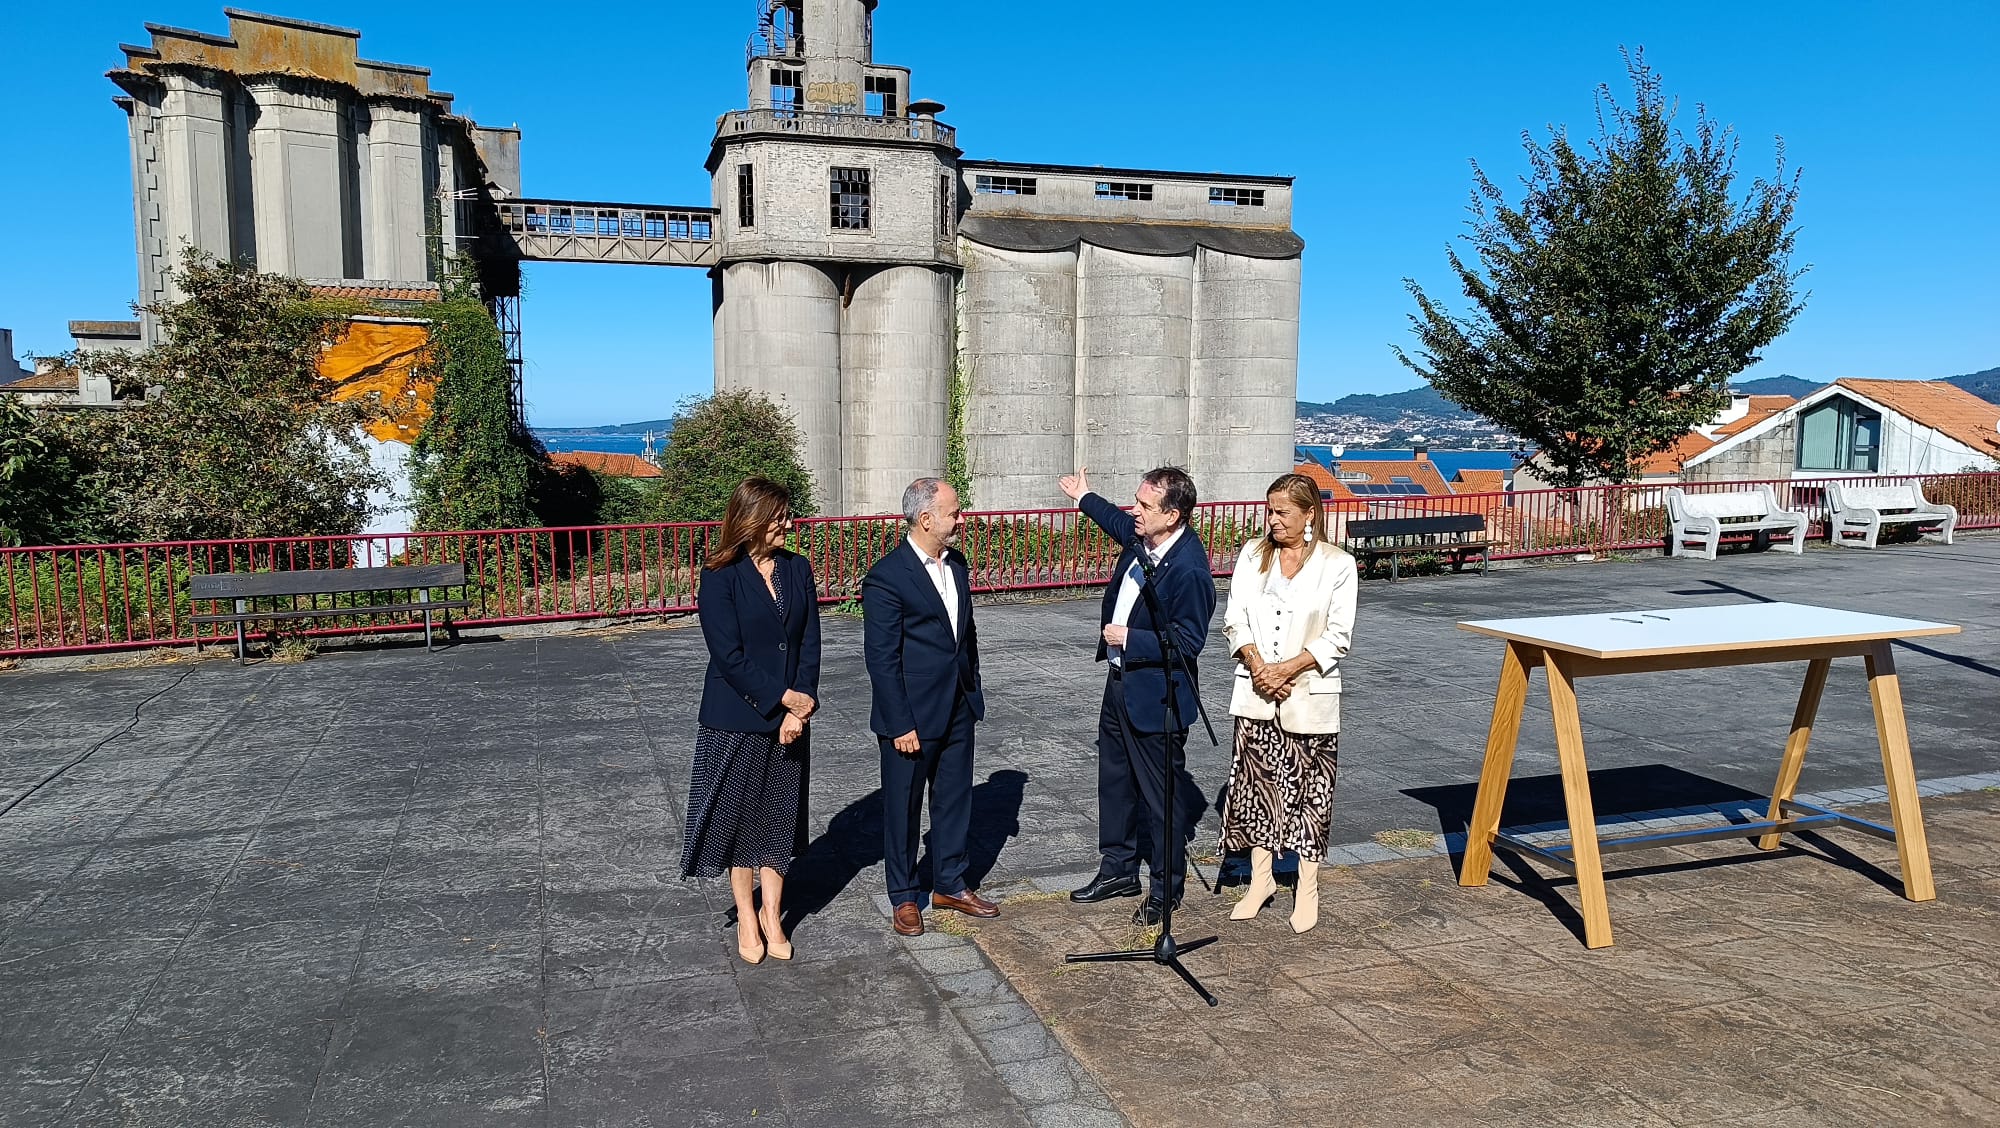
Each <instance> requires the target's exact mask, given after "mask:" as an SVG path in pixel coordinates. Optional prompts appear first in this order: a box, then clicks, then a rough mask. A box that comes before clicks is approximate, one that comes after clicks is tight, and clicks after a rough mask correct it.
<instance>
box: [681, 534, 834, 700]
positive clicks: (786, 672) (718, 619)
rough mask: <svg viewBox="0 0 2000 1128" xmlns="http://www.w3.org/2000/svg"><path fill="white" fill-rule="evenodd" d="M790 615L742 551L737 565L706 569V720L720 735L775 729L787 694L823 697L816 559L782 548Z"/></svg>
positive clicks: (698, 600)
mask: <svg viewBox="0 0 2000 1128" xmlns="http://www.w3.org/2000/svg"><path fill="white" fill-rule="evenodd" d="M777 570H778V582H779V583H781V584H783V585H784V589H785V614H784V617H783V618H780V617H779V616H778V605H777V604H776V603H774V602H772V601H771V592H770V590H769V589H767V588H766V587H765V586H764V577H762V576H760V575H758V574H757V565H756V564H754V563H752V562H751V560H750V555H749V553H744V554H743V555H742V556H740V557H738V558H737V559H736V562H735V563H733V564H725V565H723V566H722V567H720V568H710V569H703V571H702V573H701V586H700V587H699V588H697V589H696V590H695V604H696V606H698V607H699V608H700V609H701V636H702V638H703V639H705V640H707V642H708V676H707V677H706V678H705V679H704V680H703V682H702V686H701V723H702V724H704V725H706V726H707V727H709V728H712V729H719V730H721V731H723V732H777V731H778V726H779V725H780V724H781V723H782V722H783V721H784V719H785V718H784V713H785V700H784V698H785V691H786V690H788V689H796V690H798V691H799V692H800V693H803V694H805V695H806V696H808V697H811V698H813V699H814V700H818V698H819V589H818V587H817V585H815V584H814V583H813V573H812V564H811V563H809V562H808V561H807V560H806V558H805V557H803V556H800V555H798V554H797V553H794V552H788V551H786V550H784V549H779V550H778V553H777Z"/></svg>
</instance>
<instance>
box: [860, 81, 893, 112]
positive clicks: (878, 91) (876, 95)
mask: <svg viewBox="0 0 2000 1128" xmlns="http://www.w3.org/2000/svg"><path fill="white" fill-rule="evenodd" d="M861 83H862V86H863V87H864V93H863V100H864V103H865V104H864V105H863V106H862V107H861V108H862V111H863V112H865V113H866V114H867V115H868V116H869V117H899V116H901V114H902V106H901V104H900V103H899V102H897V100H896V94H897V88H896V87H897V84H896V79H895V77H894V76H893V75H872V74H871V75H868V76H867V77H865V78H863V79H862V80H861Z"/></svg>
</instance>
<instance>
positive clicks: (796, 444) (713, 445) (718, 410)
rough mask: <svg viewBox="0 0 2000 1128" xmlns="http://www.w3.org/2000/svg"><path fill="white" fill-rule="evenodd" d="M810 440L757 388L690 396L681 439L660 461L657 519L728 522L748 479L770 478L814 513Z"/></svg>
mask: <svg viewBox="0 0 2000 1128" xmlns="http://www.w3.org/2000/svg"><path fill="white" fill-rule="evenodd" d="M803 448H804V439H803V437H802V436H801V434H800V432H799V426H798V423H797V422H796V421H794V420H793V419H792V417H791V415H790V414H789V413H787V412H786V411H785V410H784V409H783V408H781V407H779V406H778V405H777V404H775V403H772V402H771V401H770V400H768V399H766V398H764V397H763V396H762V395H759V394H758V393H756V392H751V391H743V390H738V391H729V392H717V393H715V394H714V395H712V396H707V397H697V398H692V399H688V400H684V401H682V403H681V405H680V407H679V409H678V410H677V411H676V412H675V414H674V430H673V438H672V440H671V441H669V442H668V444H667V450H666V454H665V455H663V456H662V457H661V459H660V470H661V472H662V477H661V479H660V492H659V494H658V495H657V496H656V497H655V499H654V501H655V503H656V504H655V505H654V506H653V507H651V508H650V510H649V511H648V516H649V517H650V518H651V519H652V520H654V521H720V520H721V519H722V515H723V513H724V511H725V510H727V509H728V507H729V495H730V494H732V493H734V492H736V487H737V486H738V485H740V484H742V481H743V479H745V478H749V477H753V476H756V477H765V478H769V479H771V480H772V481H774V482H776V483H778V484H779V485H781V486H783V487H785V488H786V489H787V490H790V491H791V494H792V512H794V513H797V514H801V515H803V514H807V513H811V512H813V510H814V505H815V502H814V497H813V481H812V475H811V474H810V473H809V472H807V470H806V468H805V461H804V459H803V457H802V456H801V454H800V451H801V450H802V449H803Z"/></svg>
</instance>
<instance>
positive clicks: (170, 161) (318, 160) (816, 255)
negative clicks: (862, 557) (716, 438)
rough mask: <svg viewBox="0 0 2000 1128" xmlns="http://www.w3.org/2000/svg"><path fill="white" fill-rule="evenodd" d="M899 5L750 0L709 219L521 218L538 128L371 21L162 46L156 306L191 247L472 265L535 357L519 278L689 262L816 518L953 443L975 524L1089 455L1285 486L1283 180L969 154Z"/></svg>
mask: <svg viewBox="0 0 2000 1128" xmlns="http://www.w3.org/2000/svg"><path fill="white" fill-rule="evenodd" d="M875 9H876V0H758V13H759V22H758V26H757V30H756V34H755V35H754V37H753V38H752V40H751V43H750V49H749V51H748V53H747V68H746V69H747V78H748V99H749V105H748V108H746V109H743V110H737V111H733V112H731V113H727V114H724V115H723V116H722V117H721V119H720V120H719V121H718V122H717V124H716V131H715V135H714V138H713V141H712V142H711V145H710V148H709V157H708V162H707V168H708V171H709V174H710V178H711V193H712V203H711V205H709V206H701V207H693V206H667V205H649V204H629V203H598V202H586V201H573V200H547V199H537V198H525V197H522V196H521V195H520V133H519V132H518V131H517V130H512V129H504V130H496V129H489V128H485V127H481V126H478V125H476V124H474V123H472V122H470V121H468V120H466V119H464V118H462V117H459V116H456V115H454V114H453V113H452V112H451V96H450V95H448V94H443V93H440V92H437V91H433V90H431V89H430V87H429V80H428V72H427V71H425V70H423V69H422V68H419V67H409V66H402V65H399V64H391V63H379V62H371V61H368V60H365V59H361V58H360V57H359V56H358V52H357V42H358V39H359V33H358V32H355V31H352V30H349V29H344V28H336V27H328V26H325V25H321V24H310V23H305V22H302V21H298V20H291V19H285V18H281V17H276V16H262V15H256V14H253V13H248V12H241V11H237V10H235V9H228V10H227V12H228V16H229V27H230V33H229V35H227V36H216V35H209V34H206V33H203V32H193V31H183V30H179V29H175V28H167V27H159V26H156V25H148V30H149V31H150V32H151V33H152V43H151V45H150V46H145V47H132V46H128V47H125V48H124V51H125V54H126V65H125V67H124V68H123V69H121V70H118V71H114V72H113V73H112V76H111V77H112V78H113V80H114V81H116V82H117V83H118V84H119V85H120V86H121V87H122V88H123V89H124V90H125V91H126V93H127V96H126V97H124V98H122V99H120V105H122V106H124V107H125V109H126V110H127V112H128V114H129V115H130V121H131V130H132V144H133V185H134V201H135V209H136V210H135V214H136V218H137V229H138V246H139V259H140V272H139V273H140V283H141V293H140V300H141V303H142V304H143V303H149V302H155V301H160V300H164V299H167V298H170V297H171V295H170V294H168V292H167V283H166V272H167V271H168V270H169V269H170V268H171V267H172V266H173V264H174V258H175V256H176V255H177V254H178V248H179V247H180V246H181V245H182V244H190V245H193V246H197V247H201V248H203V249H205V250H208V251H211V252H213V253H215V254H217V255H220V256H223V257H232V258H249V259H251V260H253V261H255V262H256V263H257V265H258V266H259V267H260V268H261V269H264V270H270V271H277V272H281V273H286V274H291V275H295V276H298V277H303V278H306V279H309V280H314V281H317V282H320V283H323V284H330V285H332V284H344V285H349V286H355V287H361V288H363V289H364V290H366V289H382V288H396V287H406V286H410V285H417V284H431V283H435V282H436V281H437V280H438V278H437V276H438V274H439V270H440V263H441V261H442V260H443V259H444V258H445V257H447V256H450V255H452V254H454V253H464V254H468V255H470V256H471V258H472V259H473V261H474V262H475V263H477V264H478V266H479V275H480V278H481V280H482V284H483V285H484V287H485V290H486V295H487V297H488V298H489V299H490V300H491V301H492V302H493V304H494V309H495V313H496V315H497V316H498V318H499V320H500V324H501V327H502V330H503V332H505V333H506V334H507V336H508V339H509V343H510V351H512V352H513V353H514V355H515V358H516V360H517V364H518V339H519V331H518V324H519V322H518V320H517V317H516V311H515V309H514V306H513V304H512V302H513V299H514V298H515V297H516V296H517V295H518V294H519V287H518V284H519V266H518V264H519V263H520V262H521V261H524V260H529V261H567V262H603V263H626V264H634V265H659V266H686V267H696V268H700V269H705V270H707V271H709V273H710V276H711V277H712V278H713V280H714V351H715V353H714V355H715V385H716V387H717V388H718V389H719V390H720V389H735V388H749V389H754V390H757V391H760V392H763V393H764V394H766V395H768V396H770V397H771V398H773V399H774V400H776V401H777V402H779V403H781V404H782V405H784V406H785V407H786V408H788V409H789V410H790V411H791V412H792V413H793V414H794V416H795V417H796V418H797V420H798V422H799V424H800V426H801V428H802V430H803V432H804V434H805V440H806V451H805V454H806V459H807V462H808V465H809V467H810V469H811V470H812V473H813V477H814V481H815V484H816V487H817V492H818V501H819V509H820V510H821V511H822V512H825V513H834V514H858V513H883V512H890V511H894V510H895V509H897V508H898V507H899V505H900V501H901V495H902V490H903V487H904V485H905V484H907V483H908V482H909V481H910V479H912V478H915V477H918V476H920V475H929V474H943V473H946V472H947V469H948V464H949V463H951V462H953V453H952V452H953V451H954V450H955V449H958V450H962V452H963V456H962V457H963V462H962V464H961V465H962V468H963V469H964V470H965V471H966V472H967V473H968V474H969V476H970V478H971V484H972V488H971V500H972V501H973V503H974V504H975V505H977V506H980V507H982V508H1013V507H1022V506H1038V505H1045V504H1051V503H1053V502H1057V501H1060V500H1061V499H1060V497H1059V496H1055V495H1053V491H1052V487H1051V481H1052V477H1053V475H1055V474H1056V473H1058V472H1059V471H1061V470H1064V469H1067V468H1073V467H1075V466H1078V465H1086V464H1087V465H1089V466H1090V467H1091V470H1092V474H1093V477H1095V478H1096V479H1097V480H1099V481H1101V482H1104V483H1105V484H1106V489H1107V490H1108V491H1112V492H1116V493H1118V494H1121V495H1122V494H1123V493H1124V492H1126V491H1127V490H1129V489H1130V488H1131V484H1132V482H1133V480H1134V479H1135V478H1136V476H1137V475H1138V474H1139V473H1141V472H1143V471H1144V470H1146V469H1149V468H1151V467H1153V466H1157V465H1161V464H1166V463H1174V464H1179V465H1182V466H1185V467H1186V468H1188V469H1189V470H1190V471H1191V472H1192V473H1193V474H1194V476H1195V478H1196V480H1197V482H1198V483H1199V484H1200V486H1201V490H1202V494H1203V496H1205V497H1209V498H1227V499H1245V498H1257V497H1261V496H1262V494H1263V489H1264V486H1265V485H1266V484H1267V483H1269V481H1270V480H1271V479H1272V478H1273V477H1274V476H1276V475H1278V474H1281V473H1284V472H1286V471H1287V470H1289V469H1290V468H1291V465H1292V460H1291V455H1292V445H1293V438H1292V420H1293V415H1294V411H1295V396H1296V388H1297V375H1298V326H1299V279H1300V263H1301V257H1300V256H1301V254H1302V252H1303V249H1304V244H1303V242H1302V241H1301V240H1300V239H1299V238H1298V236H1297V235H1296V234H1294V233H1293V231H1292V229H1291V213H1292V181H1291V180H1290V178H1287V177H1272V176H1232V175H1223V174H1211V173H1190V172H1169V171H1157V170H1144V169H1107V168H1094V167H1074V166H1063V165H1048V164H1014V163H1000V162H993V161H967V160H962V159H961V157H962V153H961V150H960V148H959V145H958V137H957V134H956V132H955V131H954V130H953V129H952V127H950V126H949V125H946V124H944V123H943V122H940V121H939V120H938V115H939V114H940V113H941V112H942V111H943V109H944V107H943V106H942V105H941V104H939V103H937V102H931V101H924V100H920V99H913V98H912V97H911V93H912V91H911V72H910V71H909V70H908V69H907V68H904V67H900V66H893V65H889V64H885V63H879V62H877V61H876V60H875V59H874V54H873V44H874V18H875ZM142 328H143V333H144V337H145V340H146V341H148V342H150V341H151V340H152V339H154V337H155V336H156V335H157V327H155V326H152V325H151V324H146V325H144V326H143V327H142ZM517 371H518V367H517ZM517 404H518V397H517ZM955 439H958V440H962V442H954V440H955Z"/></svg>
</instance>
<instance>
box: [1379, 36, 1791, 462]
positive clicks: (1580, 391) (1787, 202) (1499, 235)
mask: <svg viewBox="0 0 2000 1128" xmlns="http://www.w3.org/2000/svg"><path fill="white" fill-rule="evenodd" d="M1626 69H1627V71H1628V73H1629V74H1630V76H1631V80H1632V86H1633V91H1634V95H1635V97H1634V101H1633V104H1632V105H1631V106H1630V107H1626V106H1622V105H1619V104H1618V103H1617V102H1616V101H1615V100H1614V99H1613V97H1612V95H1611V92H1610V89H1609V88H1608V87H1604V86H1600V87H1599V88H1598V90H1597V99H1596V100H1597V118H1598V136H1597V137H1596V138H1595V139H1594V140H1592V141H1590V142H1589V143H1588V145H1587V147H1586V148H1585V149H1583V150H1579V149H1577V148H1576V147H1575V146H1574V145H1572V144H1571V142H1570V139H1569V136H1568V134H1567V133H1566V132H1565V131H1564V130H1562V129H1560V128H1557V129H1554V130H1553V131H1552V136H1551V137H1550V140H1549V143H1548V144H1547V145H1546V146H1543V145H1540V144H1537V143H1536V142H1535V141H1534V140H1533V139H1532V138H1531V137H1529V136H1528V135H1527V134H1525V133H1524V134H1523V135H1522V142H1523V145H1524V147H1525V148H1526V150H1527V157H1528V164H1529V168H1530V172H1529V174H1528V175H1527V176H1526V177H1524V178H1523V181H1522V182H1523V185H1524V187H1525V189H1526V191H1525V193H1524V195H1523V197H1522V199H1521V202H1520V203H1519V204H1518V205H1517V204H1510V203H1509V202H1508V201H1507V200H1506V198H1505V196H1504V195H1503V193H1502V192H1501V190H1500V188H1499V187H1498V186H1496V185H1495V184H1494V183H1493V182H1492V181H1491V180H1489V179H1488V178H1487V176H1486V173H1485V171H1484V170H1482V169H1481V168H1480V167H1479V165H1478V164H1477V162H1475V163H1474V164H1473V175H1474V183H1475V189H1476V190H1475V192H1474V194H1473V199H1472V204H1471V209H1470V210H1471V212H1472V214H1473V219H1472V220H1471V221H1469V222H1468V226H1469V227H1470V228H1471V229H1472V233H1471V235H1470V236H1469V237H1468V241H1469V242H1470V243H1471V244H1472V246H1473V249H1474V251H1475V252H1476V256H1477V259H1476V263H1467V262H1466V261H1464V260H1463V259H1461V258H1460V257H1459V254H1458V252H1457V250H1456V249H1449V250H1447V252H1446V254H1447V257H1448V258H1449V260H1450V262H1451V267H1452V270H1453V271H1454V272H1456V273H1457V275H1458V278H1459V282H1460V284H1461V285H1462V286H1463V289H1464V292H1465V295H1466V297H1468V298H1470V299H1471V300H1472V312H1471V314H1470V315H1469V316H1463V317H1461V316H1454V315H1453V314H1452V313H1451V312H1449V311H1447V310H1446V309H1445V308H1444V307H1443V306H1441V305H1440V304H1438V303H1437V302H1436V301H1434V300H1432V298H1431V297H1430V296H1429V295H1428V294H1426V293H1425V292H1424V290H1423V288H1422V287H1420V286H1419V285H1417V283H1416V282H1415V281H1412V280H1410V279H1405V280H1404V285H1405V287H1406V288H1407V289H1408V290H1409V292H1410V294H1411V295H1412V296H1413V297H1415V298H1416V301H1417V306H1418V312H1417V313H1415V314H1412V315H1411V317H1410V320H1411V322H1412V324H1413V325H1414V326H1415V331H1416V334H1417V339H1418V341H1419V342H1420V344H1421V350H1420V351H1419V352H1418V354H1417V356H1416V357H1414V358H1412V357H1411V356H1410V355H1408V354H1406V353H1405V352H1404V351H1403V350H1402V349H1401V348H1396V349H1395V352H1396V355H1397V358H1398V359H1400V360H1401V361H1402V362H1403V363H1404V364H1405V365H1408V366H1409V367H1410V368H1411V369H1412V370H1414V371H1415V372H1416V373H1417V374H1418V375H1420V376H1422V377H1423V378H1424V379H1426V380H1428V381H1430V383H1431V384H1432V386H1434V387H1435V388H1436V389H1437V390H1438V391H1439V392H1440V393H1442V394H1443V395H1444V396H1445V398H1447V399H1449V400H1451V401H1452V402H1454V403H1457V404H1459V405H1461V406H1463V407H1465V408H1467V409H1469V410H1472V411H1476V412H1478V413H1479V414H1481V415H1484V416H1486V417H1487V418H1489V419H1492V420H1493V421H1494V422H1496V423H1499V424H1500V425H1502V426H1504V427H1506V428H1508V429H1509V430H1511V431H1513V432H1514V433H1516V434H1518V435H1520V436H1522V437H1523V438H1524V439H1526V440H1527V441H1528V442H1529V443H1530V444H1532V445H1534V446H1536V447H1538V448H1540V450H1541V455H1542V460H1543V461H1544V462H1545V463H1546V464H1547V465H1548V468H1549V470H1550V471H1551V472H1552V477H1553V481H1554V483H1555V484H1556V485H1559V486H1565V487H1572V486H1578V485H1582V484H1583V483H1585V482H1587V481H1590V480H1593V479H1601V480H1606V481H1612V482H1623V481H1629V480H1631V479H1632V478H1633V477H1635V476H1636V473H1637V470H1636V467H1637V465H1638V464H1639V463H1640V462H1641V461H1643V460H1644V459H1645V458H1646V457H1647V456H1649V455H1651V454H1653V453H1655V452H1658V451H1660V450H1663V449H1665V448H1666V447H1668V446H1670V445H1671V444H1672V443H1673V442H1674V441H1675V440H1677V439H1679V438H1680V437H1681V436H1683V435H1685V434H1687V432H1688V430H1689V428H1691V427H1694V426H1696V425H1698V424H1701V423H1705V422H1707V421H1708V420H1710V419H1712V418H1714V416H1715V415H1716V413H1717V412H1719V411H1720V410H1721V409H1722V408H1723V407H1724V406H1725V405H1726V404H1727V403H1728V383H1729V378H1730V377H1731V376H1733V375H1735V374H1736V373H1738V372H1741V371H1743V370H1744V369H1745V368H1747V367H1749V366H1750V365H1751V364H1753V363H1754V362H1755V361H1756V360H1757V359H1758V350H1759V349H1761V348H1763V347H1764V346H1766V345H1768V344H1770V343H1771V342H1772V341H1773V340H1775V339H1776V338H1777V337H1778V335H1779V334H1781V333H1783V332H1784V331H1785V328H1786V326H1787V325H1789V324H1790V322H1791V320H1792V318H1793V317H1794V316H1795V315H1796V314H1797V313H1798V312H1799V310H1800V309H1801V308H1803V295H1799V294H1797V293H1795V291H1794V289H1793V284H1794V283H1795V282H1796V281H1797V280H1798V278H1799V277H1800V276H1801V275H1802V274H1803V273H1804V271H1803V270H1799V271H1793V270H1792V269H1791V268H1790V265H1789V258H1790V255H1791V252H1792V242H1793V235H1794V231H1793V230H1792V229H1791V227H1790V224H1791V222H1792V210H1793V205H1794V203H1795V202H1796V201H1797V198H1798V176H1797V174H1796V173H1792V174H1791V175H1790V176H1789V177H1788V176H1787V174H1786V168H1785V150H1784V142H1783V140H1782V139H1780V140H1779V141H1778V146H1777V171H1776V172H1775V174H1774V175H1773V176H1772V178H1771V179H1769V180H1765V179H1761V178H1760V179H1757V180H1755V181H1754V182H1753V183H1752V185H1751V186H1750V190H1749V191H1748V192H1747V193H1746V194H1745V195H1744V197H1743V198H1742V199H1741V200H1738V199H1737V198H1736V196H1735V195H1734V194H1733V192H1734V189H1735V187H1736V172H1735V163H1736V150H1737V148H1738V145H1739V142H1738V141H1737V139H1736V137H1735V135H1734V132H1733V131H1732V130H1731V129H1729V128H1727V127H1724V126H1718V125H1717V124H1716V123H1715V122H1714V121H1713V120H1711V119H1710V118H1709V116H1708V113H1707V110H1706V109H1705V108H1703V107H1699V106H1697V108H1696V121H1695V127H1694V134H1693V136H1692V137H1688V136H1686V135H1684V134H1683V133H1682V132H1681V131H1680V130H1679V129H1678V128H1676V127H1675V126H1674V124H1673V122H1674V117H1675V114H1676V110H1677V106H1676V104H1674V103H1671V102H1669V101H1668V100H1667V99H1666V98H1665V97H1664V96H1663V95H1662V94H1661V92H1660V80H1659V77H1658V76H1657V75H1656V74H1654V72H1653V71H1652V70H1650V69H1649V68H1648V67H1647V66H1646V64H1645V60H1644V57H1643V55H1641V54H1638V53H1633V54H1631V55H1628V56H1627V59H1626Z"/></svg>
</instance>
